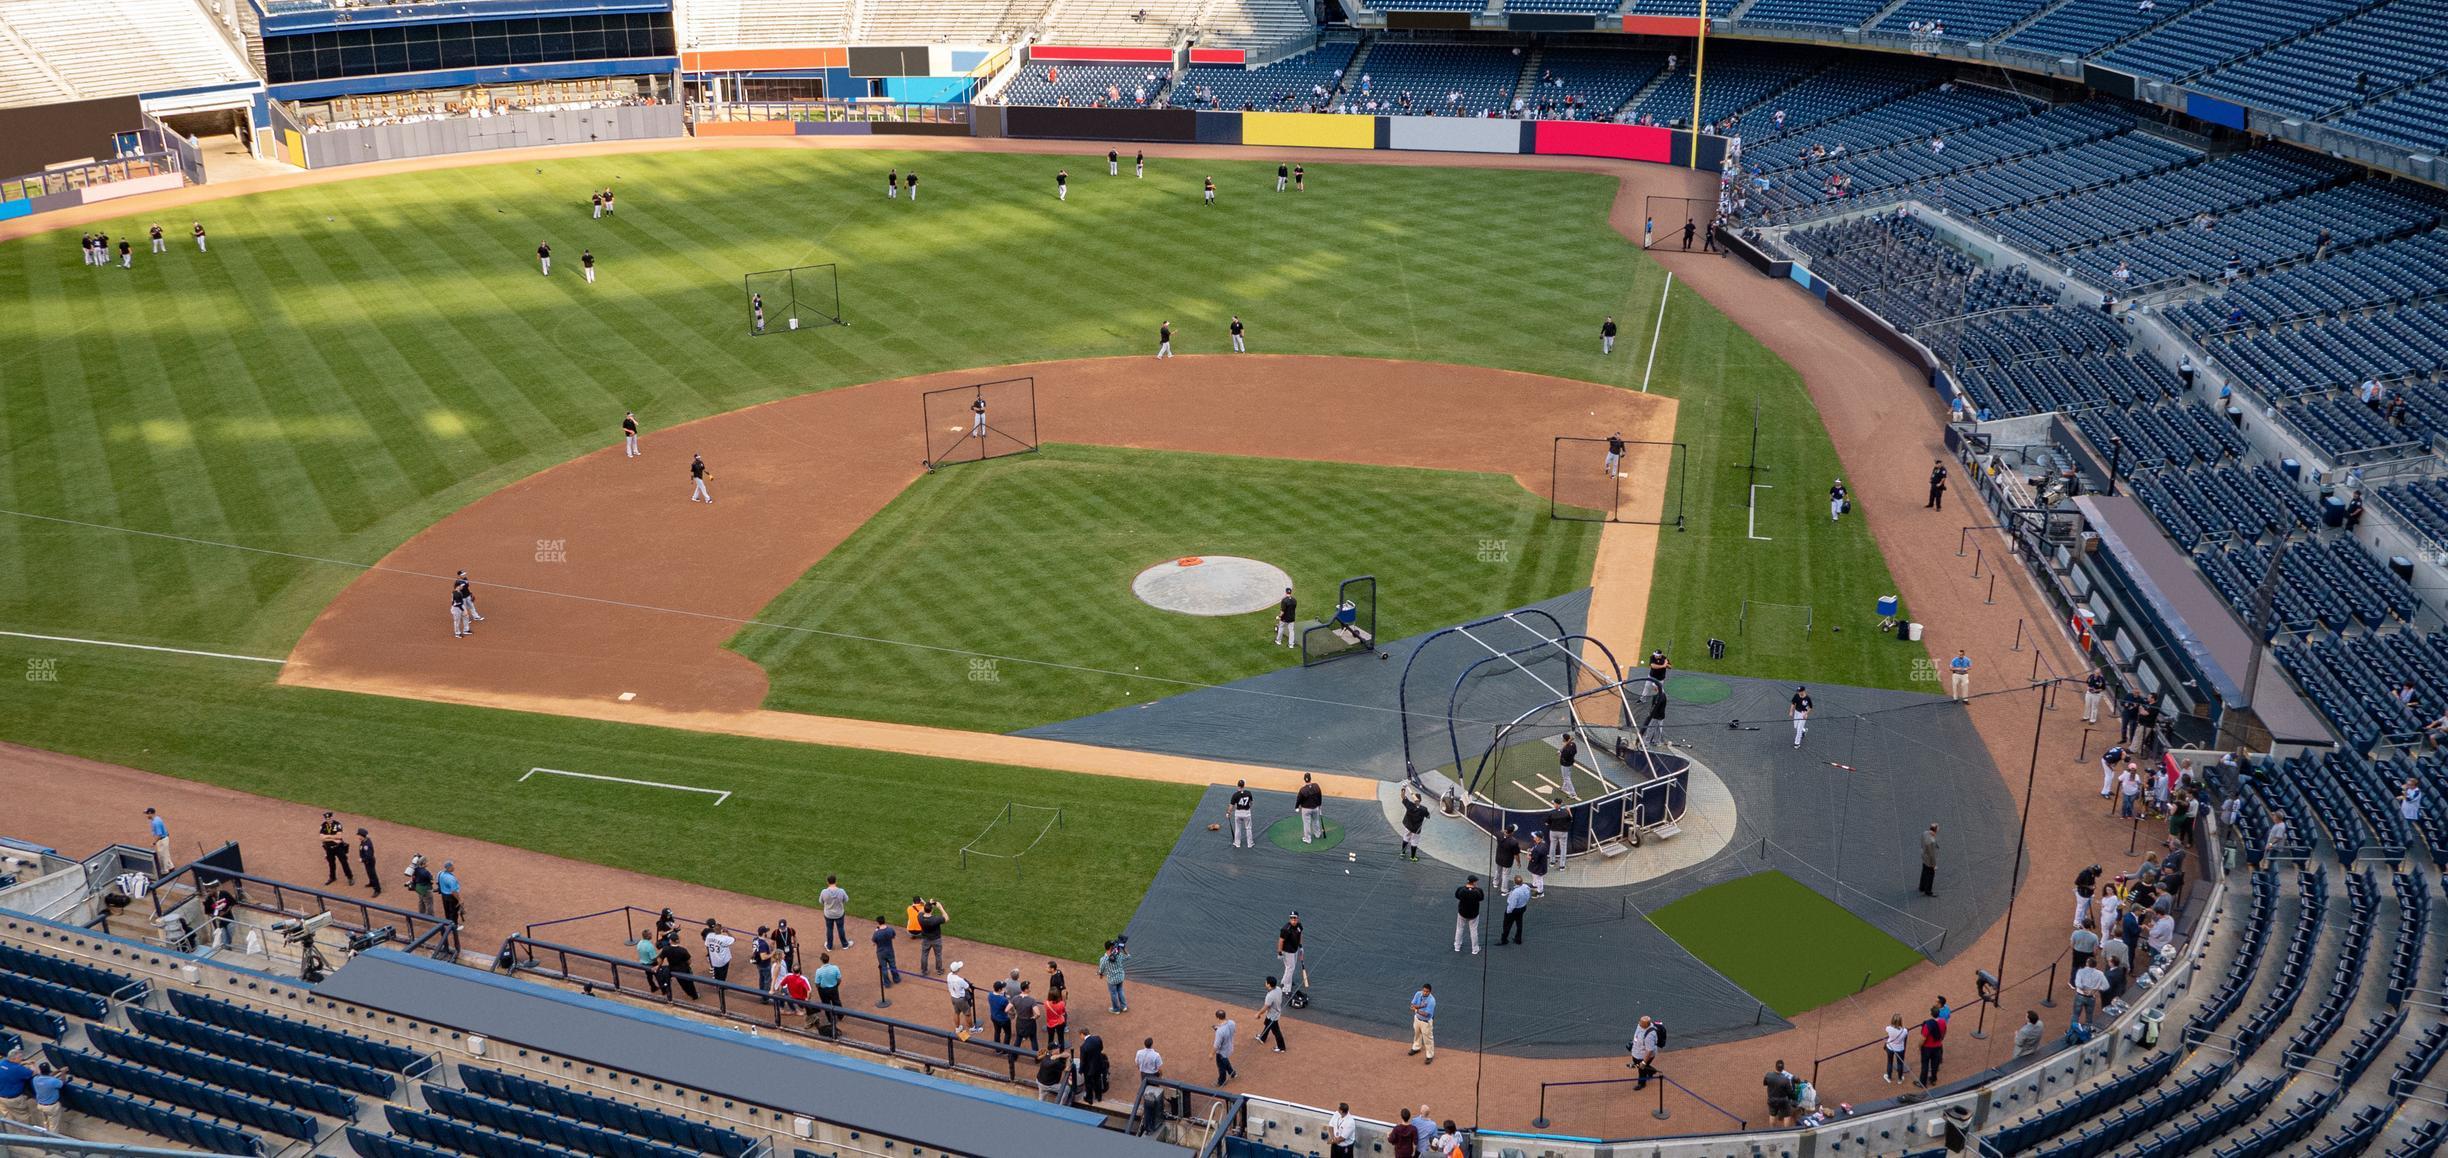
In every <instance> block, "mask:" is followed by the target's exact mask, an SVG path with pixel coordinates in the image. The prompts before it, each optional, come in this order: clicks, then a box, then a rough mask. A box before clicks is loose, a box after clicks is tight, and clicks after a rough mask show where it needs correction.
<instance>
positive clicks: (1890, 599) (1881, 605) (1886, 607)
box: [1878, 595, 1896, 619]
mask: <svg viewBox="0 0 2448 1158" xmlns="http://www.w3.org/2000/svg"><path fill="white" fill-rule="evenodd" d="M1878 613H1879V618H1881V619H1893V618H1895V614H1896V597H1895V596H1893V595H1881V596H1879V597H1878Z"/></svg>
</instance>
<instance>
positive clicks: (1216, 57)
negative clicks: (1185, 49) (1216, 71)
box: [1190, 48, 1249, 64]
mask: <svg viewBox="0 0 2448 1158" xmlns="http://www.w3.org/2000/svg"><path fill="white" fill-rule="evenodd" d="M1190 63H1192V64H1248V63H1249V53H1246V52H1243V51H1242V50H1240V49H1238V48H1193V49H1191V50H1190Z"/></svg>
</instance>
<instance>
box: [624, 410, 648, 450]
mask: <svg viewBox="0 0 2448 1158" xmlns="http://www.w3.org/2000/svg"><path fill="white" fill-rule="evenodd" d="M637 436H638V425H637V411H634V410H631V411H627V412H625V413H623V414H622V415H621V446H622V449H624V450H626V451H627V452H628V456H629V457H630V458H636V457H637V456H638V455H639V454H641V453H644V452H642V451H640V450H639V449H638V439H637Z"/></svg>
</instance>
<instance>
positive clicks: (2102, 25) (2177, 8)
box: [2000, 0, 2187, 57]
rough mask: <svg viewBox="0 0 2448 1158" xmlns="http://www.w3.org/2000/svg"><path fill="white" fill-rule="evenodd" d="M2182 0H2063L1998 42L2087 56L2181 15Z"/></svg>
mask: <svg viewBox="0 0 2448 1158" xmlns="http://www.w3.org/2000/svg"><path fill="white" fill-rule="evenodd" d="M2186 7H2187V4H2186V0H2158V3H2157V4H2156V6H2154V7H2151V8H2144V7H2142V6H2141V4H2140V3H2138V2H2137V0H2066V3H2064V4H2062V5H2059V6H2058V7H2057V8H2056V9H2054V10H2052V11H2049V12H2046V13H2043V14H2042V15H2041V17H2040V18H2039V19H2038V20H2034V21H2032V22H2031V23H2030V24H2028V25H2025V26H2024V27H2023V28H2021V29H2019V30H2017V31H2016V32H2015V33H2014V34H2013V35H2011V36H2008V37H2007V38H2006V39H2005V40H2003V41H2000V43H2001V44H2003V45H2005V46H2006V47H2008V48H2020V49H2022V50H2024V51H2026V52H2039V53H2047V54H2050V55H2053V56H2068V57H2080V56H2089V55H2091V54H2092V53H2094V52H2098V51H2099V50H2100V49H2103V48H2106V47H2108V46H2109V45H2111V44H2114V43H2116V42H2117V41H2119V40H2123V39H2124V38H2126V37H2128V36H2132V35H2133V34H2135V33H2137V32H2140V31H2142V30H2143V29H2146V28H2149V27H2150V26H2151V25H2153V24H2157V23H2159V22H2160V21H2163V20H2173V19H2175V18H2176V17H2178V16H2181V15H2183V14H2184V12H2185V9H2186Z"/></svg>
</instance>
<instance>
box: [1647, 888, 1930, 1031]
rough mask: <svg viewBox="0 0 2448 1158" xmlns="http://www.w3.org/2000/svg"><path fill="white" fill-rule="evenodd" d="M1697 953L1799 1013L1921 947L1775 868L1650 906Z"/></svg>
mask: <svg viewBox="0 0 2448 1158" xmlns="http://www.w3.org/2000/svg"><path fill="white" fill-rule="evenodd" d="M1649 920H1650V922H1651V923H1652V924H1655V925H1656V926H1657V927H1658V928H1660V929H1663V930H1665V932H1666V935H1667V936H1669V937H1672V938H1674V939H1675V941H1676V942H1677V943H1678V944H1681V945H1682V946H1683V947H1684V948H1685V949H1689V950H1691V954H1692V956H1694V957H1698V958H1699V959H1700V960H1701V961H1703V962H1705V963H1707V964H1708V966H1709V967H1710V968H1712V969H1715V970H1716V971H1718V972H1719V973H1723V974H1725V975H1726V976H1727V977H1728V978H1729V979H1731V980H1732V981H1733V982H1734V983H1735V984H1737V985H1740V986H1742V987H1743V989H1745V990H1746V991H1748V992H1749V993H1750V994H1751V996H1753V997H1756V998H1758V999H1760V1000H1761V1001H1764V1002H1767V1003H1768V1008H1770V1009H1773V1010H1775V1011H1777V1012H1778V1013H1780V1014H1782V1015H1784V1016H1786V1017H1792V1016H1793V1015H1795V1014H1797V1013H1800V1012H1802V1011H1804V1010H1806V1009H1817V1008H1818V1007H1820V1006H1822V1005H1825V1004H1827V1003H1828V1002H1831V1001H1835V1000H1838V999H1840V998H1845V997H1850V996H1852V995H1853V994H1855V993H1858V992H1860V991H1861V990H1862V988H1863V985H1862V977H1863V975H1864V974H1867V975H1869V978H1870V984H1872V985H1876V984H1878V983H1879V982H1881V981H1884V980H1886V979H1887V978H1890V977H1893V976H1895V975H1896V974H1898V973H1901V972H1903V971H1904V970H1906V969H1909V968H1911V967H1912V966H1914V965H1916V964H1918V963H1919V962H1920V960H1921V955H1920V954H1918V953H1915V952H1913V951H1912V949H1911V948H1910V947H1909V946H1907V945H1905V944H1904V943H1903V942H1902V941H1898V940H1896V939H1895V938H1893V937H1890V936H1888V935H1887V934H1885V933H1883V932H1880V931H1879V929H1878V927H1877V926H1874V925H1872V924H1870V923H1869V922H1867V921H1864V920H1862V919H1861V918H1859V917H1856V916H1854V915H1853V914H1851V913H1848V912H1846V911H1845V910H1844V908H1843V906H1840V905H1838V904H1837V903H1836V902H1834V901H1831V900H1829V899H1827V898H1826V897H1823V896H1820V895H1819V894H1817V893H1814V892H1812V891H1811V890H1810V889H1809V888H1807V887H1805V886H1804V885H1803V884H1802V882H1800V881H1797V880H1795V879H1793V878H1792V877H1789V876H1786V875H1785V874H1784V873H1781V872H1777V871H1775V870H1773V869H1771V870H1769V871H1767V872H1762V873H1753V874H1752V875H1750V876H1747V877H1743V878H1741V879H1740V880H1732V881H1727V882H1726V883H1724V884H1721V885H1711V886H1709V887H1708V888H1705V889H1702V890H1700V891H1699V892H1696V893H1693V894H1691V895H1690V896H1687V897H1684V898H1683V899H1682V900H1679V901H1676V902H1674V903H1673V904H1670V905H1667V906H1665V907H1664V908H1661V909H1658V910H1656V911H1654V912H1652V913H1650V914H1649Z"/></svg>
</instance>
